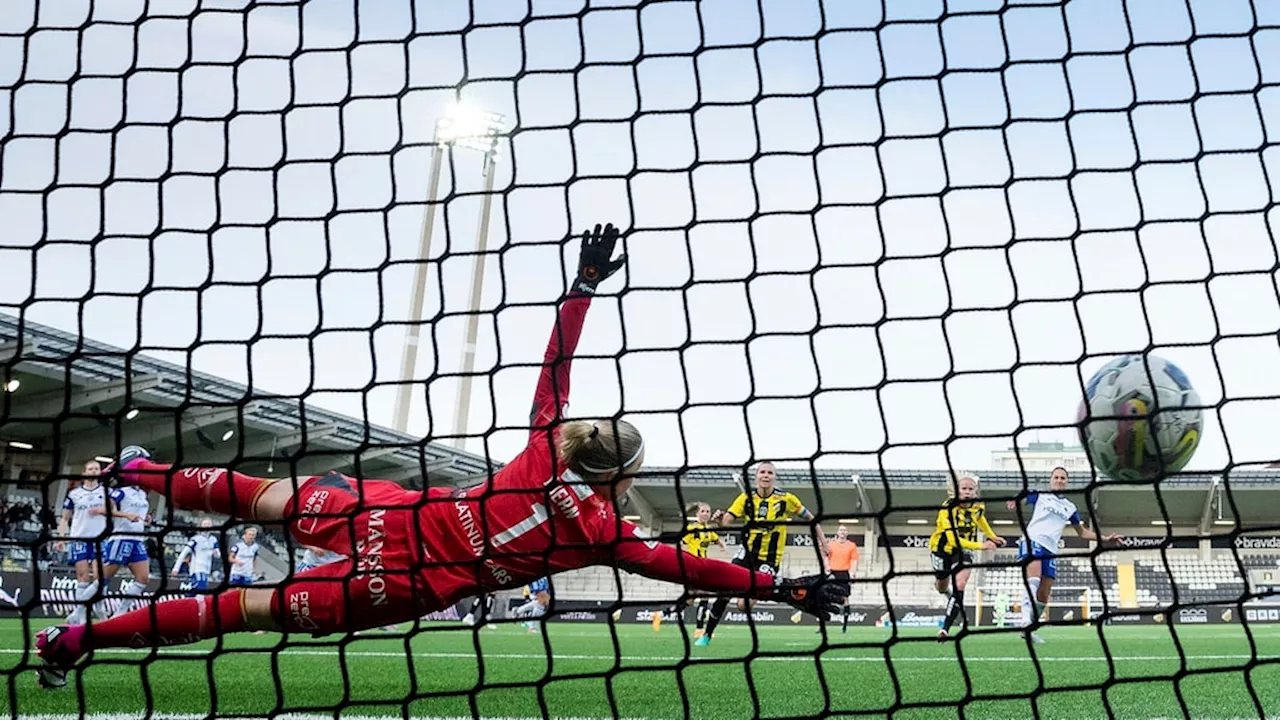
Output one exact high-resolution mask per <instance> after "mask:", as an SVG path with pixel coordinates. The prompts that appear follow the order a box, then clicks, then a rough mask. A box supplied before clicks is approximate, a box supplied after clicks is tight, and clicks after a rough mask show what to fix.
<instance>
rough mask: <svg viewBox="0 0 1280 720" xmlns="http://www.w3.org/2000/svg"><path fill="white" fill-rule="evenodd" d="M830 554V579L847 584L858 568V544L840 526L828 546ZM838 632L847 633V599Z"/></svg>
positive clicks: (847, 529) (846, 599)
mask: <svg viewBox="0 0 1280 720" xmlns="http://www.w3.org/2000/svg"><path fill="white" fill-rule="evenodd" d="M829 548H830V551H831V554H830V555H829V560H828V562H829V563H830V564H831V577H832V579H834V580H843V581H845V582H848V581H850V580H852V579H853V573H854V571H855V570H856V569H857V567H858V544H857V543H855V542H854V541H853V540H850V539H849V528H847V527H845V526H844V525H841V526H840V527H839V528H837V529H836V539H835V540H834V541H832V542H831V544H830V545H829ZM840 632H842V633H847V632H849V598H848V597H846V598H845V600H844V611H843V613H842V614H841V621H840Z"/></svg>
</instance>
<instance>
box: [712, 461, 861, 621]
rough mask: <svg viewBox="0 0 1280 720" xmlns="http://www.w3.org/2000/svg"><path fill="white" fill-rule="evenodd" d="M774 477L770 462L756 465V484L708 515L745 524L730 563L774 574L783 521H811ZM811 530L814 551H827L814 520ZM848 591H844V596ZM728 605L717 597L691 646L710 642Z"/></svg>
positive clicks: (743, 604)
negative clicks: (701, 632) (721, 510)
mask: <svg viewBox="0 0 1280 720" xmlns="http://www.w3.org/2000/svg"><path fill="white" fill-rule="evenodd" d="M777 479H778V472H777V469H776V468H775V467H774V465H773V463H771V462H763V463H760V465H758V466H757V467H756V487H755V490H753V491H752V492H751V493H742V494H741V495H739V496H738V498H737V499H736V500H734V501H733V504H732V505H730V506H729V509H728V510H726V511H725V512H724V514H723V515H721V516H719V517H718V518H717V516H716V515H715V514H713V515H712V518H711V519H712V521H713V522H714V521H715V520H717V519H719V521H720V524H721V525H723V526H726V527H727V526H729V525H732V524H733V522H734V521H735V520H737V519H738V518H742V521H743V524H744V525H745V526H746V527H745V528H744V530H743V533H742V536H743V537H742V541H743V544H742V546H741V547H739V548H738V555H737V557H735V558H734V559H733V564H734V565H738V566H740V567H744V568H747V569H748V570H753V571H756V572H762V573H766V574H768V575H773V576H777V575H778V572H779V568H781V567H782V553H783V551H784V550H785V549H786V546H787V521H788V520H790V519H792V518H797V517H798V518H800V519H802V520H808V521H813V520H815V519H816V518H814V516H813V514H812V513H810V512H809V511H808V510H807V509H806V508H805V506H804V503H802V502H800V498H798V497H796V496H795V495H793V494H792V493H789V492H786V491H785V490H784V491H776V490H774V487H773V485H774V482H775V481H776V480H777ZM813 532H814V535H815V536H816V539H817V543H818V550H819V551H821V552H822V554H823V555H826V554H827V537H826V535H824V534H823V532H822V526H821V525H818V524H817V523H814V525H813ZM847 594H848V593H846V595H847ZM728 607H729V598H727V597H724V596H721V597H719V598H717V599H716V601H715V604H713V605H712V606H711V616H710V618H709V620H708V621H707V632H706V634H704V635H703V636H702V637H700V638H698V639H697V640H695V641H694V644H695V645H699V646H706V645H710V644H711V636H712V635H713V634H714V633H715V631H716V626H717V625H719V624H720V619H721V618H723V617H724V611H725V610H726V609H728ZM754 607H755V601H754V600H745V599H744V600H741V601H739V603H738V608H739V609H740V610H742V611H743V612H751V609H752V608H754Z"/></svg>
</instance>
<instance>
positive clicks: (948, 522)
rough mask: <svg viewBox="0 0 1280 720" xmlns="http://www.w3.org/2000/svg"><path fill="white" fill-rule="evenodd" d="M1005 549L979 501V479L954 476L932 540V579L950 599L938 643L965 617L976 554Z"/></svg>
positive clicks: (930, 540)
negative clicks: (966, 594)
mask: <svg viewBox="0 0 1280 720" xmlns="http://www.w3.org/2000/svg"><path fill="white" fill-rule="evenodd" d="M978 531H982V534H983V535H985V536H986V537H987V538H988V540H987V541H986V542H981V543H980V542H978ZM1003 545H1004V538H1002V537H1000V536H999V535H996V533H995V531H994V530H992V529H991V523H989V522H987V507H986V505H985V504H984V503H982V502H980V501H979V500H978V476H977V475H973V474H972V473H957V474H955V475H954V476H953V477H952V478H951V481H950V482H948V483H947V501H946V502H944V503H943V504H942V509H940V510H938V520H937V527H936V528H935V529H934V531H933V535H931V536H930V537H929V551H930V552H931V553H933V557H932V559H933V577H934V579H935V580H936V586H937V589H938V592H940V593H942V594H943V595H946V596H947V617H946V620H945V621H944V622H943V625H942V628H941V629H940V630H939V631H938V641H939V642H941V641H943V640H946V639H947V637H948V634H949V633H950V631H951V626H952V624H954V623H955V621H956V620H958V619H960V616H961V615H963V614H964V588H965V585H967V584H968V583H969V571H970V568H969V566H970V565H972V564H973V551H974V550H994V549H995V548H996V547H999V546H1003ZM948 578H950V579H951V582H950V585H951V588H950V593H948V592H947V585H948V582H947V580H948Z"/></svg>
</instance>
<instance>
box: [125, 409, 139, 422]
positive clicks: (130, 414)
mask: <svg viewBox="0 0 1280 720" xmlns="http://www.w3.org/2000/svg"><path fill="white" fill-rule="evenodd" d="M136 417H138V408H132V409H130V410H129V412H127V413H125V414H124V419H125V420H132V419H134V418H136Z"/></svg>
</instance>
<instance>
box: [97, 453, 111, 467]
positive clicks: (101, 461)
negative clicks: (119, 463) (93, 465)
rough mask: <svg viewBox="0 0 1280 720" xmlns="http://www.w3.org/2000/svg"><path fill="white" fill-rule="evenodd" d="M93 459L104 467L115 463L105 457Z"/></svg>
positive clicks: (99, 456)
mask: <svg viewBox="0 0 1280 720" xmlns="http://www.w3.org/2000/svg"><path fill="white" fill-rule="evenodd" d="M93 459H94V460H97V461H98V462H100V463H103V464H105V465H110V464H111V463H113V462H115V460H114V459H113V458H109V457H107V456H106V455H97V456H94V458H93Z"/></svg>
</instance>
